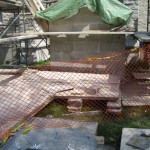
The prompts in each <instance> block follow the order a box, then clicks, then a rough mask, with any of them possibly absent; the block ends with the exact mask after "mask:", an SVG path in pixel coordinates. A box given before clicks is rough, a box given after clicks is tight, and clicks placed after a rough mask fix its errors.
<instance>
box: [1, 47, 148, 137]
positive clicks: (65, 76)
mask: <svg viewBox="0 0 150 150" xmlns="http://www.w3.org/2000/svg"><path fill="white" fill-rule="evenodd" d="M149 54H150V52H149V48H148V47H143V48H141V49H130V50H125V51H114V52H108V51H107V52H101V53H100V54H99V55H97V56H92V57H88V58H82V59H78V60H72V61H63V62H50V65H42V66H41V65H40V66H39V65H38V66H37V65H36V66H35V65H34V66H30V67H29V68H26V69H22V68H21V69H19V70H13V71H12V70H7V69H6V70H1V74H0V133H1V138H4V137H6V136H8V135H10V133H11V132H13V131H15V130H16V129H18V128H19V127H21V126H24V128H29V127H32V128H43V127H70V126H76V127H79V126H81V125H83V124H84V125H86V124H88V125H89V124H90V125H91V126H92V125H93V124H94V123H95V122H96V123H98V133H97V134H98V135H103V134H104V135H105V133H104V132H103V129H104V126H105V124H107V125H108V124H109V125H110V126H112V127H114V123H116V124H118V125H119V124H120V122H121V123H122V122H123V126H126V124H125V123H127V122H128V120H130V121H131V120H135V119H137V120H140V118H143V117H147V116H148V117H149V112H150V109H149V108H150V107H149V106H150V86H149V85H150V82H149V81H148V80H149V79H150V72H149V71H148V69H150V68H149V65H150V55H149ZM103 125H104V126H103ZM128 125H129V126H130V127H131V126H132V127H136V126H137V127H140V125H139V126H138V123H137V124H136V123H135V124H134V125H133V124H127V126H126V127H128ZM106 127H107V126H106ZM141 127H143V126H142V125H141ZM145 127H147V126H145ZM119 129H120V128H119ZM108 130H109V129H108ZM105 131H106V130H105ZM109 133H110V134H111V131H110V130H109ZM112 134H113V131H112Z"/></svg>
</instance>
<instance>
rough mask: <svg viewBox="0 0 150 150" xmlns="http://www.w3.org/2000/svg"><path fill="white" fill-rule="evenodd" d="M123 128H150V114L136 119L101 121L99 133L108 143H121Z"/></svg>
mask: <svg viewBox="0 0 150 150" xmlns="http://www.w3.org/2000/svg"><path fill="white" fill-rule="evenodd" d="M123 128H143V129H149V128H150V115H146V116H142V117H138V118H136V119H135V118H134V119H128V120H127V119H123V118H121V119H120V120H119V121H116V122H115V121H114V122H111V123H110V122H108V123H99V126H98V135H101V136H104V137H105V142H106V143H107V144H117V143H118V144H120V139H121V135H122V129H123Z"/></svg>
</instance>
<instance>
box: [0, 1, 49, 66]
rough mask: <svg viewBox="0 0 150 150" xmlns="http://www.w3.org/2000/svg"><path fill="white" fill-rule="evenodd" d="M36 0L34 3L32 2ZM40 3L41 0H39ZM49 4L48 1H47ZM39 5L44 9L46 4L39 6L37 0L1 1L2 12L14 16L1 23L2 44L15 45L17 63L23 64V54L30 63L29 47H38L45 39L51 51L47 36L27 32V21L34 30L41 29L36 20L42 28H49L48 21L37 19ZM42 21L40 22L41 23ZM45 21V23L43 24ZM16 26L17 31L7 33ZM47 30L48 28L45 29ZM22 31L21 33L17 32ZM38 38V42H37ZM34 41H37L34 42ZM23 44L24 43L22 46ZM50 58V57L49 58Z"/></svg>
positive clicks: (0, 37) (46, 45) (0, 42)
mask: <svg viewBox="0 0 150 150" xmlns="http://www.w3.org/2000/svg"><path fill="white" fill-rule="evenodd" d="M32 2H34V3H32ZM38 2H39V3H40V1H38ZM46 4H48V2H47V3H46ZM37 7H38V10H39V9H42V10H43V9H44V6H43V5H42V3H40V5H39V6H38V5H37V4H35V1H27V0H23V1H22V3H19V4H18V3H15V2H9V1H8V2H7V1H0V9H1V11H2V12H6V13H12V14H13V16H14V18H13V19H12V20H11V22H10V23H8V24H6V25H4V24H2V25H1V27H2V28H1V29H2V30H1V32H0V45H1V46H2V45H5V44H6V43H9V44H11V45H12V46H15V49H16V51H17V55H16V56H17V58H16V59H17V65H19V64H21V61H20V56H22V57H23V58H24V59H25V60H26V65H28V57H29V55H30V54H29V48H33V49H36V48H37V47H38V46H39V45H40V44H41V43H42V42H43V41H44V42H45V46H44V48H46V49H47V50H48V51H49V42H48V38H47V36H38V35H28V34H27V27H26V22H27V23H28V24H30V25H31V26H32V28H33V29H34V31H36V32H39V30H37V28H36V26H35V24H34V21H36V22H37V23H38V25H40V27H41V28H42V30H43V29H44V30H45V29H48V23H47V22H46V21H42V22H41V21H39V20H37V19H35V18H34V17H35V14H36V11H37V9H35V8H37ZM27 15H30V16H31V15H32V17H30V18H27ZM39 22H40V24H39ZM43 23H44V25H43ZM12 26H14V27H15V30H14V32H15V33H12V35H10V34H7V32H8V31H9V29H10V28H11V27H12ZM21 26H22V28H23V29H22V31H23V32H21ZM45 31H46V30H45ZM18 33H20V34H21V35H18V36H17V34H18ZM23 33H24V34H25V33H26V35H24V36H22V34H23ZM37 39H38V42H35V41H36V40H37ZM32 43H36V44H34V46H33V44H32ZM22 45H24V46H23V47H22ZM23 51H25V54H23ZM47 59H49V58H47Z"/></svg>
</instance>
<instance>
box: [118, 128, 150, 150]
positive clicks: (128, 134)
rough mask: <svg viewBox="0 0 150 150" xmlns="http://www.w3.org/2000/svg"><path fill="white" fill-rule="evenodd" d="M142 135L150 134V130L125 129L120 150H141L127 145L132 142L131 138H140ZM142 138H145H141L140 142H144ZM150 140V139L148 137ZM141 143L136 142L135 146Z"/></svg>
mask: <svg viewBox="0 0 150 150" xmlns="http://www.w3.org/2000/svg"><path fill="white" fill-rule="evenodd" d="M142 133H150V129H135V128H123V131H122V139H121V147H120V150H139V148H137V147H135V146H134V147H133V146H130V145H128V144H127V143H128V142H131V138H133V136H136V137H139V136H140V135H141V134H142ZM142 138H143V137H141V140H140V141H142ZM148 138H150V137H148ZM149 140H150V139H149ZM140 141H139V142H140ZM144 141H145V140H143V142H144ZM139 142H135V144H138V143H139ZM141 145H142V144H140V146H141ZM148 147H149V146H148ZM148 147H147V148H148ZM149 148H150V147H149Z"/></svg>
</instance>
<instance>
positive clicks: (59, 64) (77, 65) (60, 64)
mask: <svg viewBox="0 0 150 150" xmlns="http://www.w3.org/2000/svg"><path fill="white" fill-rule="evenodd" d="M50 65H51V67H67V68H70V67H71V68H89V69H91V68H92V66H93V65H92V64H81V63H72V62H51V63H50Z"/></svg>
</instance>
